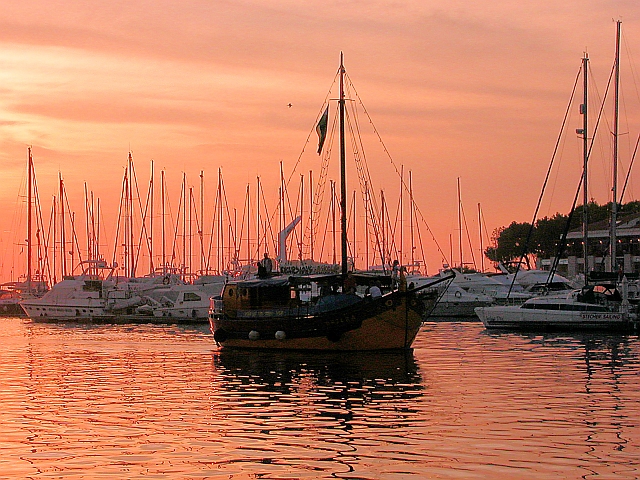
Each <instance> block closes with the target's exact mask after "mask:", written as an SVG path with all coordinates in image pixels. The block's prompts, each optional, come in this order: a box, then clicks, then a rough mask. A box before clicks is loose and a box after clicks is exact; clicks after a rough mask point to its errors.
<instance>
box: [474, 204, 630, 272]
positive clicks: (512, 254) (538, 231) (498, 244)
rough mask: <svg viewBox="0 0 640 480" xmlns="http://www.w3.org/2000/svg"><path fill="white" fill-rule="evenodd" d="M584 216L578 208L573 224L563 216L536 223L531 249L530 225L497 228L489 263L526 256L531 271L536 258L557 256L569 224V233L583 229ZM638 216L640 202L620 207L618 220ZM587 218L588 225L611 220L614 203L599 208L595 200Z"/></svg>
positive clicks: (494, 233)
mask: <svg viewBox="0 0 640 480" xmlns="http://www.w3.org/2000/svg"><path fill="white" fill-rule="evenodd" d="M582 212H583V206H582V205H580V206H578V207H576V209H575V210H574V212H573V215H571V221H570V222H569V215H563V214H561V213H556V214H555V215H554V216H552V217H544V218H541V219H540V220H538V221H536V223H535V225H534V227H533V230H532V232H531V237H530V239H529V244H528V245H526V243H527V236H528V235H529V230H530V229H531V224H530V223H527V222H523V223H518V222H512V223H511V225H509V226H508V227H500V228H497V229H496V230H494V232H493V236H492V240H493V246H491V247H487V248H486V249H485V251H484V253H485V255H486V256H487V258H488V259H489V260H492V261H493V262H502V263H504V264H509V263H513V262H517V261H519V260H520V257H521V255H522V254H523V253H524V254H525V257H524V261H525V262H526V264H527V267H529V268H531V267H532V265H531V263H532V261H533V258H534V257H539V258H551V257H555V256H556V255H557V253H558V244H559V243H560V239H561V238H562V234H563V233H564V231H565V229H566V228H567V222H569V231H571V230H576V229H579V228H581V226H582ZM637 213H640V202H639V201H633V202H629V203H625V204H621V205H618V216H619V217H624V216H626V215H631V214H637ZM587 215H588V219H589V222H588V223H589V225H592V224H594V223H597V222H600V221H603V220H608V219H609V218H610V216H611V202H609V203H607V204H604V205H599V204H598V203H596V202H595V201H593V200H592V201H591V202H589V203H588V204H587Z"/></svg>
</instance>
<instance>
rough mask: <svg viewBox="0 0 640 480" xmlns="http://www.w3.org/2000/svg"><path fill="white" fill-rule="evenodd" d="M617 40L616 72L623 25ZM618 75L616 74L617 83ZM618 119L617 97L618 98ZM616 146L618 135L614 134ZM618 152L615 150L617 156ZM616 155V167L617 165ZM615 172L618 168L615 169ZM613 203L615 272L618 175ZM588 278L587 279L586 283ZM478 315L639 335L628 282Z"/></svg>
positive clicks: (487, 321)
mask: <svg viewBox="0 0 640 480" xmlns="http://www.w3.org/2000/svg"><path fill="white" fill-rule="evenodd" d="M617 27H618V28H617V36H616V70H617V69H618V68H619V45H620V22H618V24H617ZM587 65H588V57H587V56H586V55H585V56H584V58H583V74H584V79H585V80H584V97H585V100H584V103H583V104H582V106H581V108H580V112H581V114H582V115H583V121H584V128H583V129H581V130H579V133H581V134H582V135H583V140H584V150H583V154H584V167H583V173H582V188H583V191H584V199H585V201H584V207H583V208H584V209H585V210H586V207H587V198H588V196H587V193H586V192H587V160H588V145H587V138H588V130H587ZM617 78H618V75H617V74H616V79H617ZM617 90H618V89H617V85H616V92H617ZM616 118H617V95H616ZM614 143H617V132H616V133H615V134H614ZM615 151H616V148H614V152H615ZM616 160H617V159H616V158H615V153H614V165H615V163H616ZM614 169H615V166H614ZM613 192H614V201H613V205H614V206H613V207H612V220H611V223H612V225H611V230H612V239H611V241H612V247H611V248H612V254H611V268H612V271H616V269H615V268H614V267H615V266H616V261H615V258H616V255H615V204H616V200H615V195H616V194H615V175H614V189H613ZM586 226H587V216H586V214H585V215H584V217H583V227H584V237H585V238H584V256H585V266H586V265H587V261H586V260H587V241H588V236H587V228H586ZM586 280H587V277H586V276H585V281H586ZM475 311H476V314H477V315H478V317H479V318H480V320H481V321H482V323H483V324H484V326H485V327H486V328H489V329H491V328H499V329H526V330H529V329H531V330H535V331H540V330H599V331H623V332H629V331H636V330H637V315H636V313H635V312H633V311H632V309H631V307H630V304H629V299H628V282H627V278H626V277H623V279H622V293H620V292H619V291H618V289H617V285H616V284H615V282H614V283H611V284H596V285H589V284H587V285H585V286H584V287H582V288H581V289H577V290H573V291H571V292H569V293H562V294H556V295H542V296H538V297H534V298H531V299H529V300H527V301H526V302H524V303H523V304H522V305H519V306H493V307H478V308H476V309H475Z"/></svg>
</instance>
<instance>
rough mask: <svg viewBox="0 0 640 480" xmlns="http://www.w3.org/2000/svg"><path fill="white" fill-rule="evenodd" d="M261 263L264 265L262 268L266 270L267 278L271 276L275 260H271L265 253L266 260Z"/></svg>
mask: <svg viewBox="0 0 640 480" xmlns="http://www.w3.org/2000/svg"><path fill="white" fill-rule="evenodd" d="M260 263H262V268H264V273H265V276H267V277H268V276H269V275H271V272H272V271H273V260H271V259H270V258H269V254H268V253H267V252H264V258H263V259H262V262H260Z"/></svg>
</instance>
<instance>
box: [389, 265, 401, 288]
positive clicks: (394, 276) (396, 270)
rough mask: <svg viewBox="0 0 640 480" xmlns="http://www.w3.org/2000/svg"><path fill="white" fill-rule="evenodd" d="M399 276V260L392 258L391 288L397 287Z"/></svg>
mask: <svg viewBox="0 0 640 480" xmlns="http://www.w3.org/2000/svg"><path fill="white" fill-rule="evenodd" d="M399 277H400V262H398V260H394V261H393V265H392V266H391V284H392V288H398V281H399Z"/></svg>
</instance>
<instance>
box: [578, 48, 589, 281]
mask: <svg viewBox="0 0 640 480" xmlns="http://www.w3.org/2000/svg"><path fill="white" fill-rule="evenodd" d="M582 65H583V67H582V68H583V75H584V86H583V93H584V100H583V103H582V105H581V106H580V113H582V156H583V167H582V175H583V176H582V193H583V200H582V202H583V203H582V256H583V258H584V284H585V285H587V284H588V283H589V280H588V273H589V243H588V242H589V213H588V204H589V191H588V188H587V180H588V178H589V177H588V176H587V164H588V160H589V141H588V140H589V130H588V127H589V123H588V122H587V112H588V109H589V107H588V103H587V102H588V99H589V97H588V95H587V86H588V82H587V74H588V68H589V55H588V54H587V53H585V54H584V57H583V58H582Z"/></svg>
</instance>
